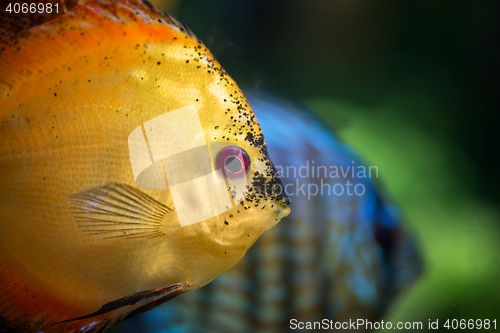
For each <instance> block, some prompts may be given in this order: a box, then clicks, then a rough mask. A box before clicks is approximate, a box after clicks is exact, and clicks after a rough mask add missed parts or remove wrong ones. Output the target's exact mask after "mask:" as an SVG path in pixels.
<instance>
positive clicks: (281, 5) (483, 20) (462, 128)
mask: <svg viewBox="0 0 500 333" xmlns="http://www.w3.org/2000/svg"><path fill="white" fill-rule="evenodd" d="M155 4H157V5H158V6H160V7H161V8H162V9H163V10H165V11H168V12H170V13H172V14H173V15H174V16H175V17H176V18H178V19H179V20H180V21H181V22H183V23H184V24H186V25H188V26H189V27H190V28H191V29H192V30H193V31H194V33H195V34H196V35H197V36H198V37H200V38H201V39H202V40H203V41H204V42H205V44H206V45H207V46H208V48H209V49H210V50H211V51H212V53H213V54H214V55H215V56H216V58H217V59H218V60H219V61H220V63H221V64H222V66H223V67H224V68H225V69H226V70H227V71H228V72H229V74H230V75H231V76H232V77H233V78H234V79H235V80H236V82H237V83H238V84H239V85H240V86H242V87H252V88H257V89H262V90H265V91H268V92H272V93H277V94H280V95H283V96H285V97H287V98H289V99H291V100H293V101H296V102H298V103H302V104H304V105H307V106H308V107H309V108H310V109H311V110H313V111H314V112H316V113H317V114H318V115H319V117H320V118H322V119H323V120H324V121H325V122H326V123H327V124H328V125H329V126H331V127H332V128H334V129H335V131H336V132H337V133H338V135H339V136H340V137H341V138H342V139H343V140H345V141H347V142H349V143H350V144H352V145H353V146H354V147H356V149H357V150H358V151H360V153H361V154H362V155H363V156H364V157H365V158H366V159H367V160H368V162H369V163H370V164H372V165H377V166H378V167H379V170H380V176H381V182H382V183H383V184H385V187H386V189H387V190H388V192H389V193H391V195H392V196H393V197H394V199H395V201H396V202H398V204H399V205H400V206H401V208H402V210H403V213H404V215H405V217H406V219H407V225H408V228H409V229H410V230H413V233H414V234H415V237H417V239H418V240H419V243H420V245H421V248H422V253H423V255H424V257H425V262H426V273H425V275H424V276H423V277H422V278H421V279H420V281H419V282H418V283H417V284H416V285H415V286H414V287H413V288H412V289H411V290H409V292H408V293H407V294H406V295H403V296H402V297H401V298H400V299H399V300H398V301H397V302H396V303H394V305H393V307H392V310H391V312H390V314H389V315H388V318H387V319H389V320H422V321H424V322H427V319H432V320H435V319H437V318H440V319H447V318H466V319H468V318H473V319H476V318H490V319H495V318H494V317H495V316H498V310H497V309H498V308H499V307H500V286H499V284H498V281H499V279H500V267H499V265H498V259H497V253H499V250H500V244H499V236H498V235H499V230H500V224H499V216H500V215H499V205H498V203H499V202H500V191H498V189H499V188H500V177H499V176H498V172H499V170H500V154H499V149H498V144H499V139H500V133H499V132H500V128H499V123H500V122H499V120H500V119H499V116H498V110H499V106H498V105H499V103H498V102H499V101H498V100H499V97H498V95H499V90H498V87H499V86H500V85H499V84H498V82H497V81H498V77H499V75H500V68H499V66H500V65H499V59H500V43H499V42H500V39H499V37H500V23H499V22H500V2H498V1H474V0H467V1H403V0H399V1H361V0H340V1H336V0H307V1H306V0H279V1H277V0H238V1H234V0H210V1H206V0H185V1H182V0H178V1H172V0H171V1H162V0H158V1H156V2H155ZM293 144H294V143H293V142H290V145H291V146H293ZM498 320H500V317H498V318H497V321H498Z"/></svg>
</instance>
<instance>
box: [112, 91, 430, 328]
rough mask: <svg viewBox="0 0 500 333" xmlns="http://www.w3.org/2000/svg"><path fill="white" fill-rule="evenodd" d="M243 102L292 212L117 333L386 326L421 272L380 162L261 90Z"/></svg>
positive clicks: (130, 321)
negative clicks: (228, 261) (380, 186)
mask: <svg viewBox="0 0 500 333" xmlns="http://www.w3.org/2000/svg"><path fill="white" fill-rule="evenodd" d="M245 96H247V98H248V100H249V102H250V105H251V106H252V108H253V110H254V112H255V113H256V115H257V116H258V119H259V121H260V124H261V126H262V128H263V130H264V131H265V133H266V139H267V143H268V147H269V151H270V154H271V156H272V157H273V162H274V163H275V165H276V168H277V170H278V171H281V173H282V177H283V178H282V180H283V184H284V186H285V188H286V189H287V192H286V193H287V194H288V195H289V196H290V198H291V199H292V204H291V207H292V214H291V215H290V216H289V217H288V218H287V219H286V222H284V223H280V224H279V225H277V226H276V227H275V228H273V229H272V230H270V231H269V232H266V233H265V234H264V235H262V237H260V239H259V240H258V242H257V243H256V244H255V245H254V246H253V247H252V248H251V249H250V250H249V251H248V253H247V254H246V255H245V257H244V258H243V259H242V260H241V261H240V262H238V264H236V265H235V266H233V267H232V268H231V269H229V270H228V271H227V272H225V273H224V274H222V275H221V276H219V277H218V278H217V279H215V280H214V281H213V282H212V283H210V284H209V285H207V286H205V287H203V288H201V289H199V290H197V291H195V292H193V293H188V294H185V295H182V296H181V297H179V298H178V299H175V300H174V301H172V302H169V303H167V304H165V305H163V306H161V307H158V308H156V309H154V310H152V311H150V312H147V313H144V314H142V315H141V316H137V317H133V318H130V319H129V320H126V321H124V322H122V323H120V325H117V326H116V327H114V329H113V332H115V333H117V332H120V333H125V332H126V333H128V332H144V333H153V332H290V331H294V328H295V329H299V328H303V329H305V330H306V331H312V330H311V329H306V328H307V326H306V325H307V323H308V322H309V323H311V322H314V321H316V322H321V321H322V320H323V319H326V320H327V325H331V326H322V328H324V329H328V330H330V331H338V330H339V329H338V328H340V327H342V326H338V325H343V323H346V322H347V323H349V320H351V321H354V322H357V319H361V320H364V323H366V321H372V322H374V321H376V320H380V319H381V316H382V315H383V314H384V312H385V310H386V309H387V307H388V306H389V305H390V303H391V301H392V300H394V298H395V297H396V296H398V295H399V294H400V293H401V292H402V291H403V290H405V289H406V288H407V287H409V286H410V285H411V284H412V282H414V280H415V279H416V278H417V277H418V276H419V274H420V273H421V270H422V263H421V260H420V256H419V252H418V249H417V246H416V243H415V242H414V241H413V239H412V238H411V237H410V233H409V232H408V231H406V230H405V228H404V226H403V223H402V218H401V216H400V213H399V212H398V209H397V208H396V207H395V206H394V205H393V204H391V201H390V199H389V198H387V197H386V196H385V195H383V194H382V193H381V191H380V190H377V188H376V187H377V182H378V178H377V177H378V176H379V175H378V174H377V173H376V170H377V169H375V168H374V167H376V166H370V165H367V164H366V163H365V162H364V161H363V160H362V159H361V158H360V157H359V156H358V154H357V153H356V152H355V151H354V150H353V149H352V148H350V147H349V146H348V145H347V144H345V143H343V142H341V141H340V140H339V139H338V138H337V137H336V136H335V135H334V134H332V131H331V130H330V129H328V128H325V127H324V126H323V125H322V124H321V122H320V121H319V120H317V119H316V118H315V117H314V116H312V115H311V113H310V112H306V111H304V110H302V109H300V108H298V107H296V106H295V105H293V104H292V103H290V102H288V101H286V100H284V99H282V98H278V97H275V96H271V95H268V94H264V93H262V92H251V91H250V92H249V91H245ZM284 120H285V121H284ZM290 142H293V144H290ZM325 167H326V168H325ZM370 167H371V172H372V173H371V175H370V173H369V172H370ZM353 170H354V171H353ZM336 171H338V173H336ZM363 171H366V173H365V174H363ZM353 172H354V173H353ZM348 183H349V184H350V185H348ZM342 191H343V192H342ZM330 320H331V321H332V322H333V323H334V324H330ZM322 325H323V323H322ZM335 325H337V326H335ZM343 327H344V328H345V327H346V326H345V325H344V326H343ZM349 327H351V326H349ZM336 328H337V329H336ZM340 330H341V329H340ZM358 330H359V331H363V330H369V326H366V324H363V325H361V326H359V327H358Z"/></svg>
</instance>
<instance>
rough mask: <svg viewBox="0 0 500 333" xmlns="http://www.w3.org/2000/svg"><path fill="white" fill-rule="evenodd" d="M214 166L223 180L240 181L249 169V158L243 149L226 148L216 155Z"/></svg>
mask: <svg viewBox="0 0 500 333" xmlns="http://www.w3.org/2000/svg"><path fill="white" fill-rule="evenodd" d="M215 166H216V168H217V170H218V171H219V173H220V174H221V175H222V176H223V177H224V178H227V179H240V178H243V177H244V176H245V175H246V174H247V172H248V170H249V169H250V158H249V157H248V154H247V152H246V151H245V150H244V149H242V148H240V147H237V146H228V147H224V148H222V149H221V150H220V151H219V152H218V153H217V157H216V158H215Z"/></svg>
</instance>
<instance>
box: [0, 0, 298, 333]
mask: <svg viewBox="0 0 500 333" xmlns="http://www.w3.org/2000/svg"><path fill="white" fill-rule="evenodd" d="M8 18H9V17H8V15H6V16H4V17H2V18H1V19H0V20H4V21H5V20H6V19H8ZM10 18H11V17H10ZM1 23H4V24H3V26H4V27H5V26H6V25H5V23H6V22H1ZM8 23H9V24H10V30H5V29H4V30H3V31H0V64H1V66H0V331H1V332H4V331H7V332H10V331H12V332H39V331H42V332H76V331H78V332H97V331H98V332H103V331H104V330H106V328H108V327H109V326H111V325H112V324H114V323H115V322H117V321H119V320H121V319H123V318H124V317H126V316H127V315H129V314H130V313H132V312H137V311H141V310H143V309H147V308H150V307H152V306H155V305H157V304H159V303H161V302H164V301H167V300H169V299H172V298H174V297H176V296H178V295H180V294H182V293H184V292H186V291H190V290H194V289H197V288H200V287H202V286H203V285H205V284H207V283H208V282H210V281H212V280H213V279H214V278H215V277H216V276H218V275H219V274H221V273H222V272H224V271H225V270H226V269H228V268H229V267H231V266H232V265H233V264H235V263H236V262H237V261H238V260H239V259H240V258H241V257H242V256H243V255H244V254H245V252H246V251H247V250H248V248H249V247H250V246H251V245H252V244H253V243H254V242H255V241H256V240H257V238H258V237H259V235H260V234H262V232H264V231H265V230H267V229H269V228H271V227H273V226H274V225H275V224H276V223H277V222H278V221H279V220H280V219H281V218H282V217H285V216H287V215H288V214H289V212H290V209H289V208H288V206H287V205H288V204H289V199H288V198H287V197H286V196H285V195H284V194H283V191H281V190H280V187H281V183H280V181H279V178H278V177H277V175H276V173H275V168H274V166H273V165H272V163H271V161H270V159H269V157H268V155H267V149H266V143H265V140H264V137H263V134H262V132H261V129H260V127H259V124H258V122H257V119H256V118H255V116H254V114H253V111H252V110H251V108H250V107H249V106H248V104H247V101H246V99H245V97H244V96H243V94H242V92H241V91H240V89H239V88H238V86H237V85H236V83H235V82H234V81H233V80H232V79H231V78H230V77H229V76H228V75H227V73H226V72H225V71H224V70H223V69H222V68H221V66H220V65H219V63H218V62H217V61H216V59H215V58H214V57H213V55H212V54H211V53H210V52H209V51H208V50H207V49H206V47H205V46H204V45H203V44H202V43H201V42H200V41H199V40H198V39H197V38H196V37H195V36H194V35H193V34H192V33H191V32H190V31H189V30H188V29H187V28H186V27H184V26H183V25H182V24H180V23H179V22H177V21H176V20H175V19H174V18H172V17H171V16H169V15H166V14H163V13H161V12H159V11H158V10H157V9H155V8H154V7H153V6H151V5H150V4H148V3H147V2H142V1H140V0H134V1H125V0H116V1H110V2H107V1H104V0H99V1H94V0H89V1H80V3H78V4H77V5H76V6H75V7H74V8H73V9H72V10H71V11H68V12H67V13H66V14H64V15H61V16H59V17H57V18H55V19H53V20H52V21H50V22H47V23H44V24H42V25H39V26H36V27H34V28H31V29H24V30H23V28H25V26H20V25H21V24H26V20H24V21H22V22H21V21H19V23H16V21H12V20H11V21H10V22H8ZM17 24H19V26H17ZM28 25H29V18H28Z"/></svg>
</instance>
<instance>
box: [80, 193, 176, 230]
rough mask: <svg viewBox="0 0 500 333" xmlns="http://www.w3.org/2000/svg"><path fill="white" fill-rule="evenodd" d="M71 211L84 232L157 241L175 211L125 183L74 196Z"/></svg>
mask: <svg viewBox="0 0 500 333" xmlns="http://www.w3.org/2000/svg"><path fill="white" fill-rule="evenodd" d="M70 201H71V212H72V213H73V215H74V216H75V221H76V223H77V224H78V227H80V228H81V229H82V230H83V232H85V233H88V234H89V235H91V236H101V237H102V238H104V239H110V238H123V237H125V238H153V237H161V236H164V235H165V234H164V233H163V232H162V231H161V230H160V227H161V225H162V220H163V217H164V216H165V215H166V214H168V213H169V212H171V211H172V210H171V209H170V208H169V207H167V206H165V205H164V204H162V203H161V202H158V201H157V200H155V199H153V198H151V197H150V196H149V195H147V194H146V193H144V192H142V191H140V190H138V189H136V188H134V187H132V186H129V185H125V184H107V185H104V186H100V187H95V188H92V189H90V190H87V191H84V192H81V193H77V194H74V195H72V196H71V197H70Z"/></svg>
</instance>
